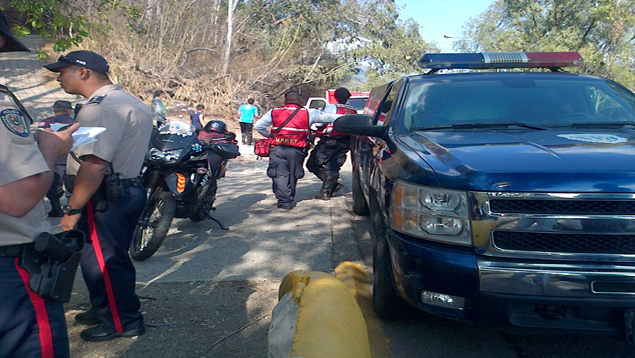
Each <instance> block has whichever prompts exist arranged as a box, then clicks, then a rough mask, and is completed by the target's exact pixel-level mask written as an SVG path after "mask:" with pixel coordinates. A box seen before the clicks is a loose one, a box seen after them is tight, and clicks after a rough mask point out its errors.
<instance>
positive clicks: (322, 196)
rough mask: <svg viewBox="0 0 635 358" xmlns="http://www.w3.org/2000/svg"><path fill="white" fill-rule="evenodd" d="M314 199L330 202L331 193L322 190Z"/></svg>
mask: <svg viewBox="0 0 635 358" xmlns="http://www.w3.org/2000/svg"><path fill="white" fill-rule="evenodd" d="M313 199H321V200H330V199H331V191H330V190H322V189H320V191H319V192H318V193H317V194H315V195H313Z"/></svg>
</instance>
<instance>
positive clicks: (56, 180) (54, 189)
mask: <svg viewBox="0 0 635 358" xmlns="http://www.w3.org/2000/svg"><path fill="white" fill-rule="evenodd" d="M72 107H73V106H72V105H71V102H69V101H55V103H54V104H53V113H54V114H55V116H53V117H48V118H46V119H44V120H43V121H42V123H40V128H42V129H44V128H51V124H53V123H61V124H71V123H73V122H74V121H75V120H74V119H73V118H72V117H71V110H72ZM64 174H66V158H65V157H59V158H57V160H56V161H55V172H54V174H53V175H54V177H53V185H51V188H50V189H49V191H48V192H47V193H46V197H47V198H48V199H49V202H50V203H51V211H49V217H51V218H61V217H62V216H63V215H64V213H62V205H61V204H60V199H61V198H62V196H63V195H64V188H63V183H64Z"/></svg>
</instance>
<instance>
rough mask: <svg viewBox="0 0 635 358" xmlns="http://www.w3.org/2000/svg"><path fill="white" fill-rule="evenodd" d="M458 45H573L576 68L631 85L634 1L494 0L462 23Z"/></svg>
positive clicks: (513, 47)
mask: <svg viewBox="0 0 635 358" xmlns="http://www.w3.org/2000/svg"><path fill="white" fill-rule="evenodd" d="M455 47H456V49H457V50H459V51H527V52H529V51H578V52H580V54H581V55H582V57H583V58H584V60H585V64H584V66H583V67H582V68H581V69H580V71H581V72H583V73H587V74H593V75H598V76H604V77H610V78H612V79H615V80H617V81H618V82H621V83H622V84H624V85H626V86H628V87H630V88H631V89H635V73H634V71H633V67H634V65H635V1H632V0H499V1H496V2H494V3H493V4H492V5H491V6H490V7H489V8H488V9H487V11H485V12H483V13H482V14H480V15H479V16H478V17H476V18H475V19H470V21H468V22H467V23H466V24H465V26H464V27H463V29H462V34H461V39H460V40H459V41H457V42H456V44H455Z"/></svg>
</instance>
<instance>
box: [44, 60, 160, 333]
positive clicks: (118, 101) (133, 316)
mask: <svg viewBox="0 0 635 358" xmlns="http://www.w3.org/2000/svg"><path fill="white" fill-rule="evenodd" d="M44 67H46V68H47V69H49V70H51V71H54V72H59V75H58V77H57V80H58V81H59V82H60V84H61V86H62V88H63V89H64V90H65V91H66V92H68V93H70V94H80V95H82V96H84V97H86V98H89V100H88V103H87V104H86V105H84V106H83V107H82V110H81V112H79V114H78V116H77V122H79V123H81V124H82V125H83V126H84V127H105V128H106V131H105V132H103V133H102V134H100V135H99V137H98V141H97V142H93V143H90V144H87V145H84V146H81V147H79V148H77V149H76V150H74V151H73V152H72V153H71V154H72V155H71V156H69V158H68V160H67V163H66V170H67V174H68V175H69V176H70V178H71V180H69V181H73V180H74V185H73V187H72V195H71V197H70V198H69V200H68V205H65V206H64V207H63V208H62V209H63V211H64V214H65V215H64V217H62V221H61V222H62V228H64V229H65V230H69V229H73V228H75V227H77V228H79V229H80V230H82V231H84V232H85V233H86V237H87V241H88V242H87V244H86V245H84V248H83V249H82V262H81V265H82V274H83V276H84V280H85V281H86V286H87V287H88V291H89V294H90V302H91V306H92V307H91V308H90V310H89V311H88V312H84V313H80V314H78V315H77V316H75V320H76V321H77V322H78V323H81V324H86V325H96V326H95V327H92V328H89V329H86V330H84V331H83V332H82V333H81V337H82V338H83V339H84V340H86V341H91V342H96V341H107V340H111V339H114V338H118V337H134V336H138V335H141V334H143V333H145V326H144V323H143V316H142V315H141V312H140V311H139V308H140V302H139V298H138V297H137V295H136V293H135V268H134V265H133V264H132V261H131V259H130V256H129V255H128V248H129V246H130V241H131V240H132V235H133V233H134V230H135V226H136V224H137V221H138V220H139V217H140V216H141V213H142V211H143V209H144V206H145V203H146V194H145V188H144V187H143V185H142V184H141V180H140V178H139V173H140V171H141V166H142V165H143V160H144V157H145V154H146V152H147V150H148V145H149V142H150V135H151V133H152V112H151V110H150V108H149V107H148V106H147V105H145V104H144V103H143V102H141V101H140V100H139V99H137V98H135V97H134V96H132V95H131V94H129V93H127V92H126V91H124V90H122V89H121V88H120V87H119V85H116V84H113V83H112V82H111V81H110V79H109V77H108V72H109V66H108V62H107V61H106V60H105V59H104V58H103V57H102V56H100V55H98V54H96V53H94V52H90V51H74V52H70V53H69V54H67V55H66V56H61V57H60V58H59V59H58V61H57V62H55V63H52V64H49V65H46V66H44ZM109 183H110V185H109ZM109 194H110V195H109Z"/></svg>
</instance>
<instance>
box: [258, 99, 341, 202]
mask: <svg viewBox="0 0 635 358" xmlns="http://www.w3.org/2000/svg"><path fill="white" fill-rule="evenodd" d="M340 116H341V115H339V114H328V113H323V112H320V111H317V110H308V109H306V108H303V107H302V96H301V95H300V93H299V92H297V91H289V92H287V93H286V94H285V95H284V106H283V107H280V108H274V109H272V110H270V111H269V112H267V113H265V114H264V115H263V116H262V118H260V119H259V120H258V121H257V122H256V125H255V128H256V130H257V131H258V132H259V133H260V134H262V135H263V136H264V137H271V136H274V132H275V131H276V130H278V128H280V131H279V132H278V134H276V135H275V139H274V145H275V147H274V148H273V149H271V153H270V154H269V167H268V168H267V176H269V177H270V178H271V179H272V180H273V193H274V194H275V196H276V198H277V199H278V204H277V206H278V208H281V209H285V210H291V209H293V208H294V207H295V203H294V198H295V188H296V185H297V183H298V180H299V179H302V178H303V177H304V169H303V163H304V158H305V157H306V149H307V146H308V137H309V128H310V127H311V125H312V124H313V123H331V122H333V121H335V120H336V119H337V118H338V117H340ZM269 126H271V132H268V131H267V127H269Z"/></svg>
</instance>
